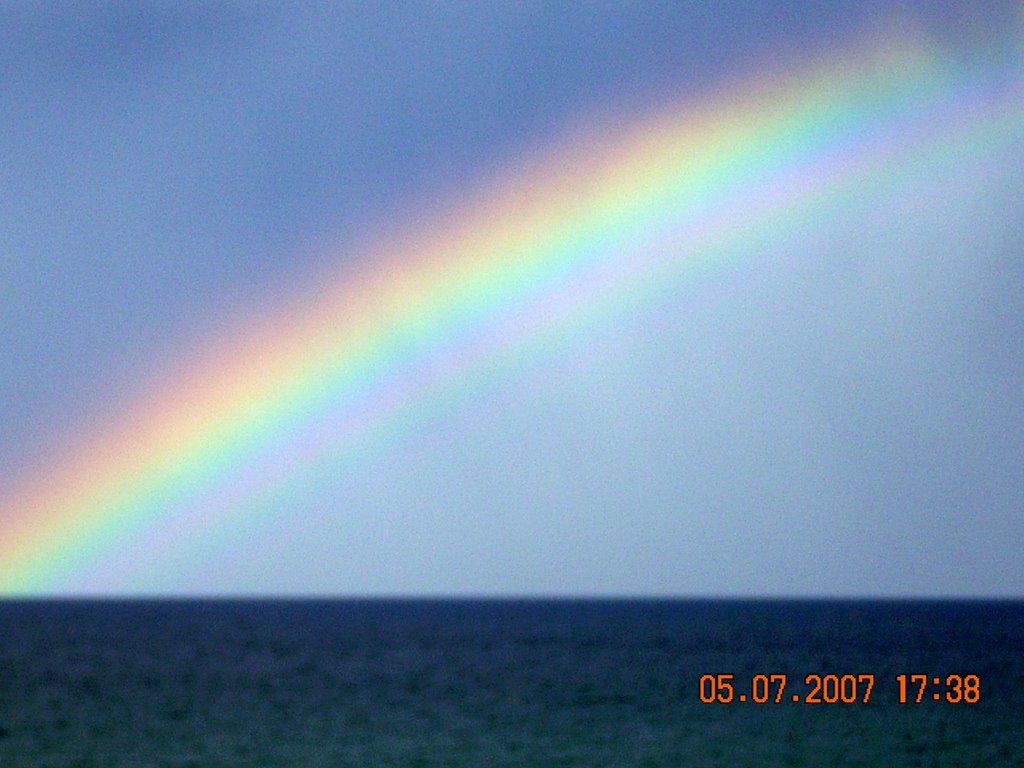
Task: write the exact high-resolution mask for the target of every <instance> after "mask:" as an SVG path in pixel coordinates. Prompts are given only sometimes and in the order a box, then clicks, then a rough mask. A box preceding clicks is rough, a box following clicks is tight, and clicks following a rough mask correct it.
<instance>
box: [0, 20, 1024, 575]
mask: <svg viewBox="0 0 1024 768" xmlns="http://www.w3.org/2000/svg"><path fill="white" fill-rule="evenodd" d="M822 58H823V59H824V61H825V63H824V64H819V65H817V66H810V67H807V66H804V67H793V68H790V69H788V70H784V71H774V72H770V73H762V74H761V75H760V76H758V77H755V78H753V79H751V80H748V81H746V82H737V83H730V84H727V85H726V86H723V87H720V88H719V89H717V90H714V91H712V92H710V93H708V94H706V95H705V96H704V97H702V98H699V99H695V98H693V97H690V98H674V99H671V100H670V104H669V106H668V107H665V108H662V109H659V110H657V111H655V112H652V113H649V114H647V115H644V116H639V117H638V116H637V115H635V114H628V113H624V112H623V111H622V110H620V111H619V113H616V112H615V111H614V110H609V112H608V113H606V115H605V117H604V118H602V119H601V120H594V121H591V122H590V123H589V125H588V126H585V127H583V128H580V129H578V130H575V131H574V132H572V133H571V134H570V135H568V136H566V137H565V138H564V139H563V140H561V141H558V142H556V143H555V146H553V147H551V148H549V149H547V150H545V151H540V152H537V153H536V154H534V155H532V156H530V157H528V158H526V159H525V160H522V161H521V162H519V163H518V165H517V167H516V169H512V170H510V169H504V170H501V171H499V172H498V173H497V174H496V176H497V178H496V180H493V181H492V182H490V183H484V184H481V185H479V186H478V187H477V188H475V189H472V190H469V191H467V192H466V193H465V195H464V198H463V199H462V200H461V201H456V203H455V204H451V205H446V206H444V208H443V210H437V211H433V212H429V215H428V216H426V217H424V216H420V217H418V219H419V220H422V219H423V218H427V219H428V220H429V221H430V225H429V226H419V227H410V231H407V232H401V233H397V234H394V233H392V234H389V235H388V236H381V237H380V238H378V240H377V241H375V242H376V245H374V246H373V247H367V248H365V249H364V252H362V253H361V254H358V255H359V256H360V258H359V259H358V260H357V261H356V263H358V264H359V265H361V266H359V267H356V268H348V269H345V270H339V272H338V274H336V275H326V276H325V275H320V276H319V279H318V280H317V281H316V284H315V285H314V286H312V287H308V286H307V288H306V289H305V290H301V291H297V292H296V294H295V295H294V296H293V297H292V298H291V300H286V301H279V302H276V303H275V304H274V305H273V306H271V307H270V308H269V309H267V308H262V307H261V308H259V309H258V310H255V311H254V312H253V313H252V315H251V317H249V318H248V319H243V320H241V321H239V322H235V323H228V324H227V327H225V328H223V329H221V330H220V331H219V332H217V333H215V334H211V335H210V336H209V337H208V338H206V339H205V340H204V342H203V343H202V344H199V345H196V346H195V347H194V348H192V349H189V350H187V353H183V354H180V355H177V354H176V355H172V356H169V362H168V364H167V366H166V369H165V370H164V371H163V373H161V374H160V375H158V376H154V377H153V380H152V381H150V382H149V383H148V384H147V385H146V386H145V387H142V388H141V393H140V394H139V396H138V397H137V398H136V399H135V400H134V401H133V402H130V403H124V404H121V405H120V407H119V409H118V415H117V416H116V417H112V418H110V419H109V421H108V422H107V423H102V424H100V425H99V427H98V428H95V429H87V430H83V433H84V437H83V438H82V439H80V440H78V441H74V442H70V443H69V444H68V445H65V446H62V447H61V448H59V449H58V450H57V451H55V452H54V455H52V456H51V457H49V458H48V460H47V461H46V465H45V466H42V467H40V468H39V471H38V472H36V473H35V474H34V475H33V476H31V477H29V478H27V479H24V480H19V481H18V482H11V483H9V484H8V486H6V487H3V488H0V593H2V594H10V595H17V594H45V593H51V592H67V591H69V590H70V591H74V590H80V589H83V588H87V587H88V585H89V584H90V578H91V575H93V574H96V573H99V572H103V571H105V572H107V573H110V572H117V569H118V568H119V567H121V565H120V563H121V559H122V557H123V553H124V552H125V551H126V550H128V549H130V548H133V547H140V546H142V547H147V548H150V547H151V548H152V549H153V551H154V552H160V551H163V550H164V549H166V548H168V547H174V546H177V545H176V544H174V542H171V541H169V540H165V539H162V538H161V537H162V536H166V534H162V533H161V531H166V530H169V529H170V528H173V530H174V531H175V532H176V535H177V536H179V537H180V536H181V535H182V532H183V531H185V532H187V542H186V543H185V544H184V545H183V546H187V547H190V548H192V549H194V550H195V551H196V553H197V557H201V556H202V550H203V549H204V548H209V546H210V542H212V541H214V540H215V539H216V537H217V536H224V535H230V531H231V530H232V529H233V528H234V527H235V526H239V525H255V524H258V522H259V519H260V518H261V517H266V516H270V515H274V514H282V513H281V512H280V510H281V509H283V508H284V507H286V506H287V505H286V504H283V502H284V501H286V500H287V499H288V498H290V497H291V496H293V495H295V494H297V493H300V492H301V490H302V488H303V487H307V486H308V485H309V484H311V483H317V482H320V481H322V478H324V477H326V476H329V475H330V474H331V473H336V472H338V471H343V470H344V468H345V467H346V466H351V464H352V462H355V461H358V460H359V458H360V456H364V455H366V453H367V452H369V451H376V450H387V449H388V446H393V445H395V443H396V441H398V440H400V439H401V438H402V436H403V435H404V434H407V432H408V430H412V429H416V428H417V427H418V425H420V426H421V425H423V424H427V423H430V422H431V420H436V419H438V418H440V417H441V416H442V415H443V414H444V413H445V412H447V411H448V409H450V408H452V407H453V406H454V405H457V404H458V403H460V402H464V401H465V400H468V399H471V398H473V397H477V396H478V395H479V392H480V391H481V389H485V388H486V387H487V386H488V385H489V383H490V382H492V381H494V380H498V379H500V378H501V377H503V376H508V375H514V373H515V371H517V370H519V369H520V368H521V367H522V366H524V365H528V364H529V363H530V361H531V360H535V359H538V358H539V357H542V356H543V355H544V353H545V352H546V351H549V350H552V349H557V347H558V345H559V344H560V343H562V342H563V341H564V339H566V338H571V337H573V336H575V335H578V334H580V333H585V332H586V329H587V327H588V324H591V323H593V322H594V321H595V319H596V318H601V317H611V316H615V314H616V313H620V312H622V311H623V309H624V308H626V307H628V306H629V304H630V303H631V302H637V301H641V300H643V299H642V297H644V296H645V295H649V294H650V293H651V292H652V291H656V290H664V288H663V287H664V286H666V285H669V286H671V287H672V290H678V289H680V288H681V287H685V286H686V285H687V282H688V281H694V280H697V279H698V278H699V276H700V275H702V274H704V273H706V272H708V271H709V270H714V269H717V268H721V267H722V266H723V265H725V264H726V263H729V262H730V261H731V262H733V263H735V262H738V261H741V260H743V259H753V258H754V256H753V254H755V253H759V252H762V251H763V250H764V249H763V248H762V247H761V246H762V245H763V244H764V243H766V242H771V241H772V239H773V238H776V239H777V238H781V237H784V236H785V233H786V232H789V231H799V230H801V229H806V228H809V227H815V226H823V225H824V224H825V223H827V220H828V217H829V216H831V215H832V214H833V213H834V211H835V210H836V206H839V205H842V204H844V201H849V200H854V199H862V198H863V196H864V194H865V193H866V192H870V190H871V187H872V185H873V184H877V183H878V181H879V180H880V179H884V178H885V177H886V174H891V173H908V174H912V173H914V172H915V170H914V169H915V168H918V167H919V166H920V165H921V164H922V163H929V162H933V161H936V160H937V159H941V158H942V157H944V156H952V155H955V154H957V153H960V154H963V153H977V154H978V155H979V156H981V155H984V154H985V153H986V152H987V151H989V150H990V148H991V146H992V145H993V143H998V142H1001V141H1006V140H1008V138H1009V137H1019V136H1020V135H1021V132H1022V129H1024V87H1022V77H1021V75H1022V68H1021V66H1020V64H1021V59H1020V51H1019V50H1016V49H1014V46H1013V45H1005V46H1003V47H1002V48H1000V47H999V46H995V47H993V48H992V49H990V50H986V51H984V52H981V53H978V52H975V54H974V55H972V56H967V55H963V56H960V57H958V56H957V55H956V54H955V53H954V52H951V51H943V50H940V49H938V48H937V47H935V46H932V45H929V44H928V43H927V42H924V41H922V40H920V39H917V38H912V37H911V36H895V37H894V36H890V37H886V38H884V39H874V40H872V41H870V42H869V43H867V44H863V45H859V46H854V47H852V48H850V49H849V50H847V51H845V52H843V53H838V54H837V53H834V52H832V53H830V54H829V55H828V56H825V57H822ZM894 169H896V170H894ZM899 169H903V170H899ZM858 194H859V195H860V197H859V198H858ZM346 263H353V259H351V258H348V259H346ZM169 521H173V523H174V525H173V526H169V525H168V523H169ZM125 586H126V588H131V586H132V584H131V582H130V581H128V582H126V584H125Z"/></svg>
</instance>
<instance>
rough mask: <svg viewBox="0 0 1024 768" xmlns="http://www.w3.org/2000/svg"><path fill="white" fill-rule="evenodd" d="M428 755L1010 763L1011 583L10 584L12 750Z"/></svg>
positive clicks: (1015, 743) (271, 762) (140, 758)
mask: <svg viewBox="0 0 1024 768" xmlns="http://www.w3.org/2000/svg"><path fill="white" fill-rule="evenodd" d="M904 673H905V674H918V673H920V674H925V675H927V676H928V686H927V687H926V689H925V693H924V695H923V697H922V701H921V703H920V704H915V703H912V702H911V703H907V704H900V703H899V702H898V695H899V689H898V685H897V683H896V677H895V676H896V675H899V674H904ZM705 674H732V675H734V678H733V684H734V700H733V701H732V702H731V703H728V704H723V703H711V704H708V703H703V702H702V701H701V699H700V686H699V680H700V678H701V676H702V675H705ZM757 674H786V675H787V676H788V678H787V687H786V689H785V692H784V695H783V696H782V701H781V703H778V704H776V703H774V700H773V699H774V695H775V691H776V689H775V687H773V688H772V689H771V690H770V692H769V693H770V695H771V698H770V700H769V703H765V704H758V703H754V702H752V701H750V700H749V696H750V695H752V694H753V691H752V689H751V686H750V681H751V679H752V678H753V676H754V675H757ZM808 674H819V675H827V674H836V675H843V674H853V675H867V674H871V675H874V676H875V684H874V688H873V689H872V692H871V695H870V697H869V700H868V703H866V704H865V703H863V702H862V701H861V700H860V698H859V697H860V696H861V695H862V694H863V691H864V684H861V685H860V688H859V689H858V691H857V695H858V701H857V702H856V703H843V702H842V701H841V700H840V701H836V702H835V703H827V702H825V701H823V702H822V703H821V704H813V703H806V702H805V701H804V699H806V697H807V695H808V694H809V693H810V692H811V686H809V685H805V683H804V679H805V677H806V676H807V675H808ZM950 674H956V675H959V676H960V679H961V680H964V679H968V678H967V676H968V675H976V676H977V679H978V688H977V689H973V690H976V692H977V697H978V700H977V701H976V702H975V703H967V702H965V701H960V702H959V703H952V702H950V701H948V700H947V695H948V696H949V698H957V697H958V694H957V692H956V691H955V690H954V687H955V682H956V680H955V679H954V686H947V685H946V684H945V683H946V677H947V676H948V675H950ZM934 676H939V677H940V678H941V679H942V681H943V683H942V685H940V686H934V685H933V684H932V679H933V677H934ZM968 682H970V680H969V679H968ZM908 687H909V686H908ZM909 688H910V690H909V692H908V695H909V696H910V698H911V699H913V698H915V697H916V693H917V690H918V686H917V685H916V684H914V685H913V686H912V687H909ZM835 690H836V689H835V688H834V687H833V688H831V689H829V690H828V691H826V692H825V695H827V696H830V697H832V698H835ZM709 692H710V691H709V690H706V691H705V694H707V693H709ZM717 692H718V693H721V694H722V695H723V697H726V694H725V691H724V690H722V689H719V690H718V691H717ZM740 692H745V694H744V695H747V696H748V700H747V701H746V702H743V703H741V702H739V701H738V695H739V693H740ZM760 693H761V692H760V691H758V695H760ZM794 693H795V694H796V695H798V696H800V697H801V701H800V702H799V703H794V702H793V701H792V700H791V695H792V694H794ZM935 693H939V694H940V700H939V701H935V700H934V698H933V696H934V694H935ZM973 695H974V694H973V693H970V694H969V695H968V697H969V698H973ZM959 696H961V697H962V696H964V690H963V689H961V690H960V692H959ZM434 765H438V766H511V765H516V766H648V767H652V766H811V765H814V766H819V765H820V766H946V765H949V766H1021V765H1024V603H1021V602H1014V603H1006V602H1003V603H996V602H992V603H985V602H974V603H957V602H930V603H929V602H893V603H887V602H862V601H859V602H795V601H672V602H659V601H291V602H289V601H278V602H275V601H248V602H227V601H212V602H198V601H164V602H159V601H154V602H139V601H137V602H73V601H68V602H61V601H58V602H18V601H11V602H0V766H4V767H5V768H6V767H8V766H10V767H11V768H20V767H22V766H33V768H34V767H36V766H77V767H79V768H84V767H85V766H97V767H99V766H104V767H108V766H332V767H335V766H434Z"/></svg>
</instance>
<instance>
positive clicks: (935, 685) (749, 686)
mask: <svg viewBox="0 0 1024 768" xmlns="http://www.w3.org/2000/svg"><path fill="white" fill-rule="evenodd" d="M895 682H896V701H897V702H898V703H900V704H921V703H922V702H925V701H944V702H947V703H949V704H976V703H977V702H978V700H979V699H980V698H981V680H980V679H979V678H978V676H977V675H959V674H952V675H942V676H939V675H924V674H902V675H896V677H895ZM789 683H790V680H789V676H788V675H786V674H783V673H772V674H763V675H753V676H752V677H751V678H750V679H749V680H746V679H744V680H742V681H741V680H737V679H736V676H735V675H732V674H713V675H712V674H708V675H701V676H700V684H699V695H700V700H701V701H702V702H703V703H705V704H731V703H733V702H751V703H754V704H781V703H783V702H787V701H792V702H796V703H801V704H867V703H868V701H870V700H871V692H872V691H873V690H874V689H875V676H874V675H871V674H841V675H837V674H810V675H806V676H804V678H803V684H802V685H801V684H799V683H794V684H793V685H789Z"/></svg>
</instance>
